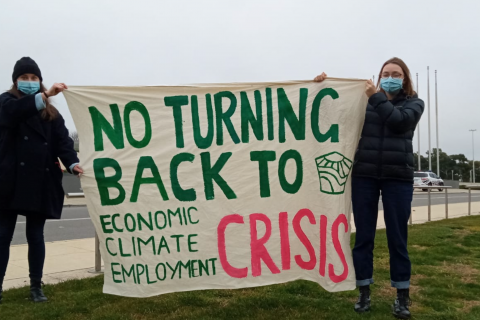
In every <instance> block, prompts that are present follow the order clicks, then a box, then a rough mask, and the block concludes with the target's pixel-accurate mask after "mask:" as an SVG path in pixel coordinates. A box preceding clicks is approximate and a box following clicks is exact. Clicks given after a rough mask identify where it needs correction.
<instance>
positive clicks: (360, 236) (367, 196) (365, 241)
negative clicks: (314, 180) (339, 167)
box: [352, 177, 380, 287]
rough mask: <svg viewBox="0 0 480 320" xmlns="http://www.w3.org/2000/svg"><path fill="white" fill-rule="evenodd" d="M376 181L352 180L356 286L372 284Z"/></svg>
mask: <svg viewBox="0 0 480 320" xmlns="http://www.w3.org/2000/svg"><path fill="white" fill-rule="evenodd" d="M379 197H380V189H379V185H378V180H376V179H370V178H360V177H353V178H352V205H353V218H354V221H355V228H356V233H355V246H354V248H353V250H352V254H353V265H354V267H355V274H356V279H357V286H359V287H361V286H366V285H370V284H372V283H373V248H374V244H375V231H376V230H377V217H378V200H379Z"/></svg>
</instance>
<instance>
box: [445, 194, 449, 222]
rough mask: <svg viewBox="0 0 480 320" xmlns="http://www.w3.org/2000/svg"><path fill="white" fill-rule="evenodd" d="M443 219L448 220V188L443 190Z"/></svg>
mask: <svg viewBox="0 0 480 320" xmlns="http://www.w3.org/2000/svg"><path fill="white" fill-rule="evenodd" d="M445 219H448V188H445Z"/></svg>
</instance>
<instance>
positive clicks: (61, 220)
mask: <svg viewBox="0 0 480 320" xmlns="http://www.w3.org/2000/svg"><path fill="white" fill-rule="evenodd" d="M78 220H91V219H90V218H76V219H60V220H47V222H63V221H78ZM17 223H27V222H26V221H19V222H17Z"/></svg>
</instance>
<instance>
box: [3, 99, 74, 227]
mask: <svg viewBox="0 0 480 320" xmlns="http://www.w3.org/2000/svg"><path fill="white" fill-rule="evenodd" d="M58 158H60V160H61V161H62V163H63V164H64V165H65V167H66V168H69V167H70V165H72V164H74V163H76V162H79V160H78V157H77V153H76V152H75V150H74V149H73V141H72V139H71V138H70V137H69V135H68V130H67V128H66V127H65V122H64V120H63V118H62V116H60V115H59V116H58V117H57V118H56V119H55V120H52V121H46V120H43V119H42V118H41V116H40V113H39V112H38V110H37V108H36V105H35V95H26V96H23V97H21V98H20V99H18V98H17V97H15V96H14V95H12V94H10V93H8V92H6V93H3V94H2V95H0V214H6V213H7V214H8V213H9V212H15V213H17V214H21V215H37V216H39V217H43V218H47V219H60V216H61V214H62V209H63V201H64V197H65V194H64V191H63V188H62V177H63V173H62V170H61V168H60V165H59V162H58V161H59V160H58Z"/></svg>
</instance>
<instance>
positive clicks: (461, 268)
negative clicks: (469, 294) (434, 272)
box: [437, 263, 480, 283]
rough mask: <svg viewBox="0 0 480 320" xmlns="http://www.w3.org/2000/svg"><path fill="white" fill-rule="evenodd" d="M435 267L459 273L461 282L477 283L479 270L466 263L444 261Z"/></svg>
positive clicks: (443, 270)
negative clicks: (441, 264)
mask: <svg viewBox="0 0 480 320" xmlns="http://www.w3.org/2000/svg"><path fill="white" fill-rule="evenodd" d="M437 268H438V269H440V271H442V272H445V273H451V274H456V275H459V276H460V279H461V281H462V282H463V283H477V279H478V275H480V271H479V270H477V269H475V268H474V267H472V266H469V265H466V264H458V263H457V264H449V263H444V264H443V266H441V267H437Z"/></svg>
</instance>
